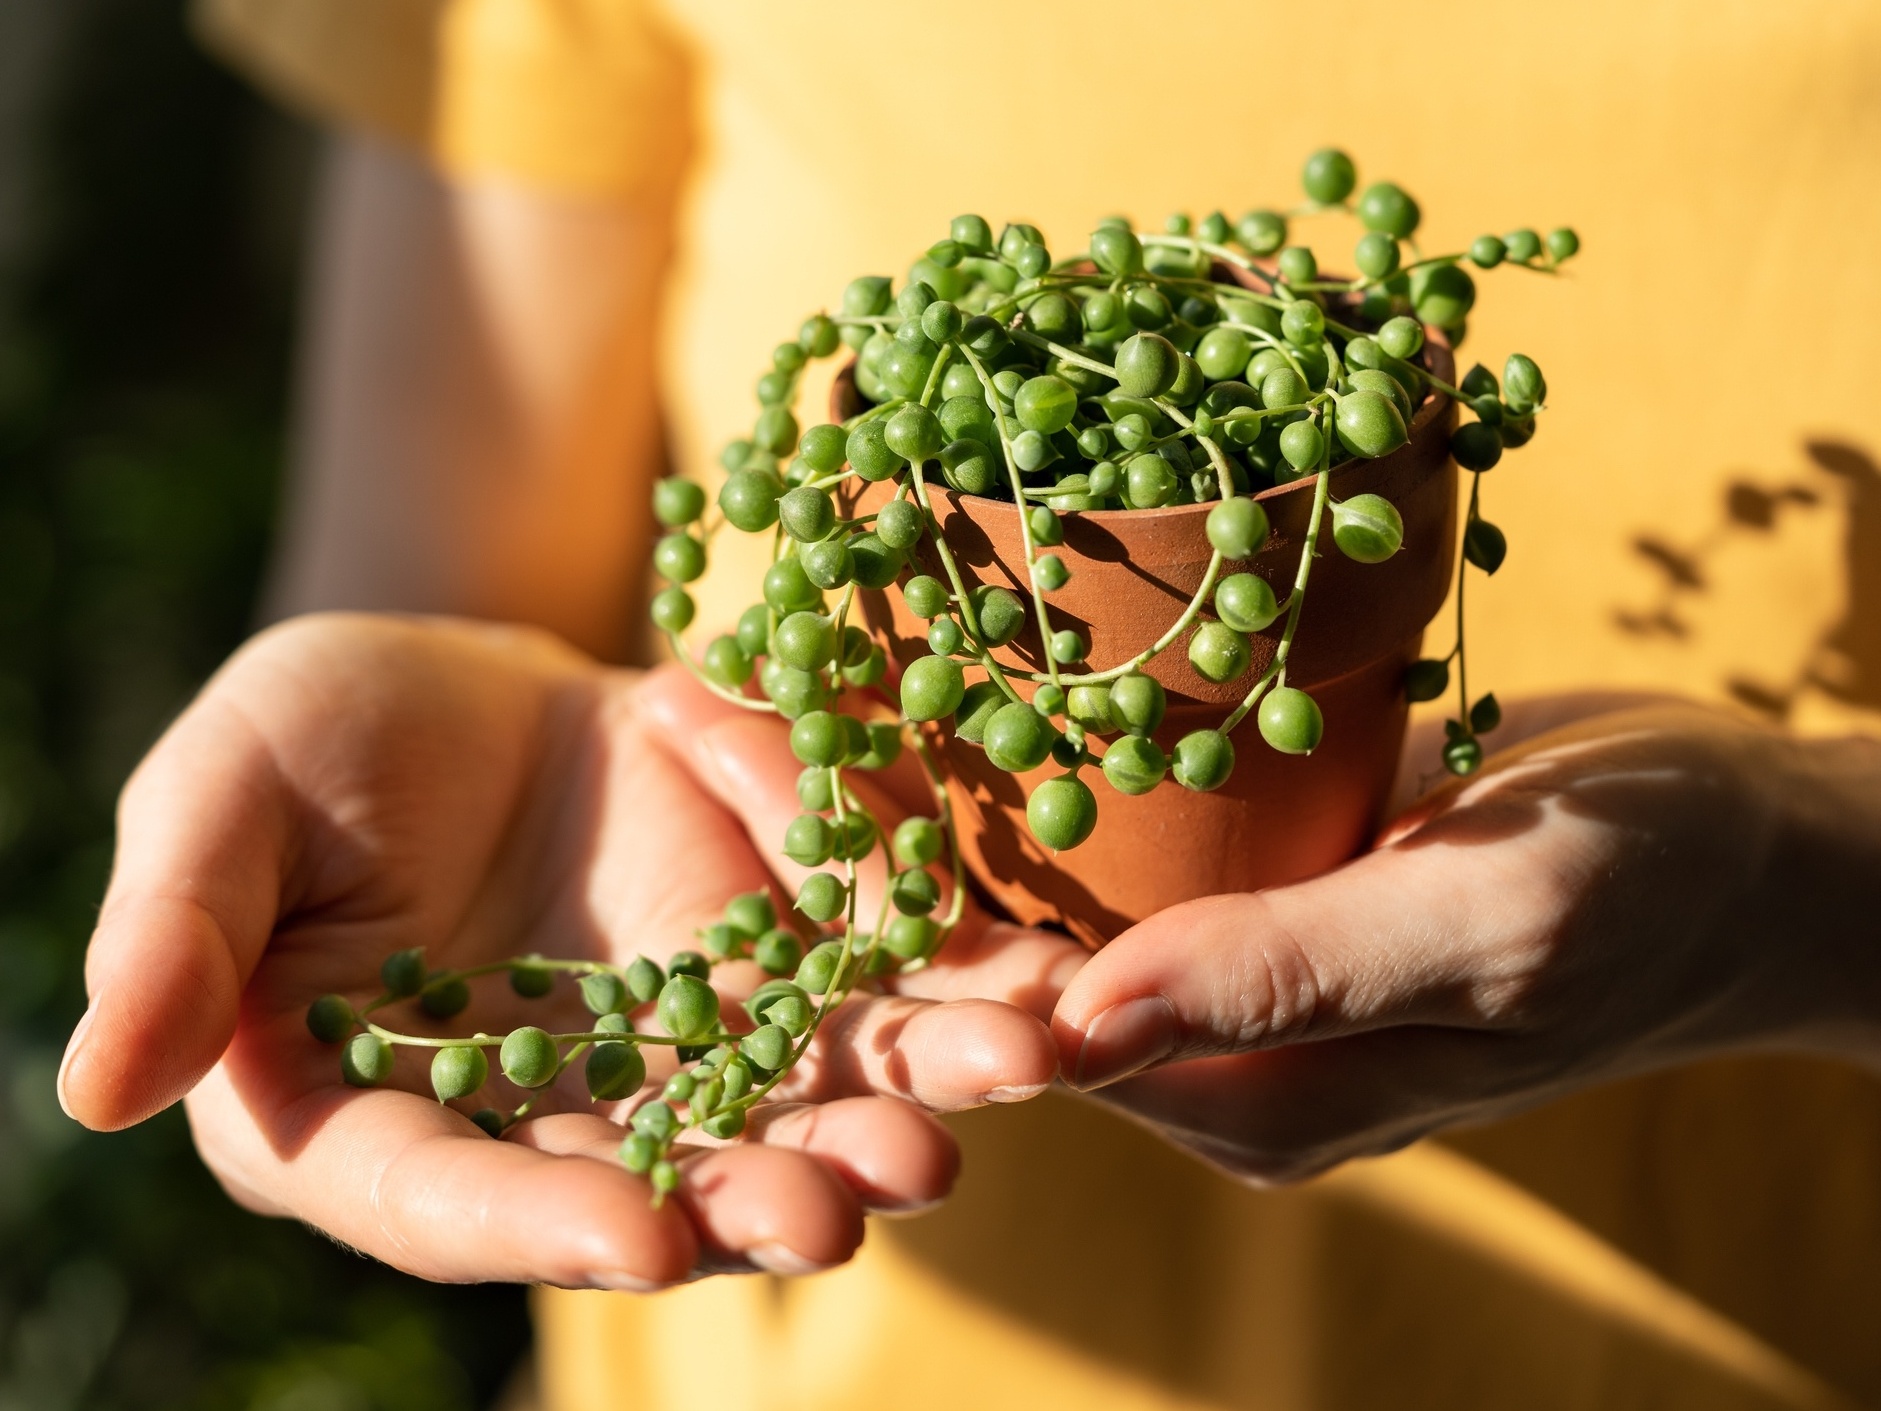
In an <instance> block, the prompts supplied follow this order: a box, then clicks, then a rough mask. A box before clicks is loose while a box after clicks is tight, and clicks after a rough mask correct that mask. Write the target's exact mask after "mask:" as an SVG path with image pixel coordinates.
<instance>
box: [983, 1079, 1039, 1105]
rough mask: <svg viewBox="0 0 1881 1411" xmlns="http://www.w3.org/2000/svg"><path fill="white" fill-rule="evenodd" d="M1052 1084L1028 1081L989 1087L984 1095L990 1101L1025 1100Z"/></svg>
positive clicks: (1035, 1095)
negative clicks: (1017, 1084)
mask: <svg viewBox="0 0 1881 1411" xmlns="http://www.w3.org/2000/svg"><path fill="white" fill-rule="evenodd" d="M1050 1086H1051V1084H1050V1083H1028V1084H1026V1085H1024V1086H1013V1087H1005V1088H989V1089H988V1090H987V1091H986V1092H985V1093H984V1094H982V1096H983V1097H984V1098H985V1099H986V1101H988V1102H1024V1101H1026V1100H1027V1099H1028V1098H1035V1097H1037V1096H1038V1095H1039V1094H1040V1093H1042V1092H1044V1091H1045V1089H1047V1088H1049V1087H1050Z"/></svg>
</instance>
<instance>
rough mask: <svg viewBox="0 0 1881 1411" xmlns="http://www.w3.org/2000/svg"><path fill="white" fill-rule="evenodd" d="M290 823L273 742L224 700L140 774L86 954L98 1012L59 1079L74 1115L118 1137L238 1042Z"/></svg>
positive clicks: (182, 724) (201, 710) (198, 711)
mask: <svg viewBox="0 0 1881 1411" xmlns="http://www.w3.org/2000/svg"><path fill="white" fill-rule="evenodd" d="M290 832H291V824H290V822H289V815H288V808H287V801H286V798H285V792H284V790H283V789H282V788H281V787H280V786H279V783H278V779H277V775H276V772H275V769H274V764H273V760H272V757H271V756H270V754H269V751H268V749H267V747H266V745H265V744H264V743H263V742H262V741H261V740H260V739H259V738H258V737H257V736H256V735H255V733H254V732H253V731H252V730H251V729H250V728H249V727H248V726H247V724H246V723H245V722H244V721H243V720H242V719H241V717H240V716H239V714H237V713H236V712H234V711H232V710H229V709H227V708H226V707H225V706H223V705H222V704H221V703H220V702H217V701H208V702H205V703H204V704H202V705H200V706H197V707H194V708H192V709H191V710H190V711H189V712H187V713H186V714H185V715H184V716H183V717H182V718H181V719H180V720H179V721H178V722H177V724H176V726H175V727H174V728H173V729H172V730H171V731H170V733H169V734H168V735H167V736H166V737H165V738H164V740H163V741H162V742H161V743H160V744H159V745H158V746H157V748H156V749H155V750H154V751H153V752H152V753H151V755H150V757H149V758H148V759H147V760H146V761H145V762H144V763H143V765H141V766H140V767H139V769H138V770H137V773H136V774H135V775H134V776H133V777H132V779H131V781H130V783H129V784H128V785H127V786H126V788H125V791H124V796H123V800H122V802H121V803H120V806H119V811H118V855H117V859H116V861H115V863H114V865H113V868H112V875H111V883H110V887H109V889H108V890H107V892H106V894H105V900H104V905H103V908H102V909H101V911H100V913H99V919H98V926H97V929H96V931H95V932H94V934H93V936H92V940H91V947H90V950H89V952H88V953H87V955H86V962H85V977H86V986H87V989H88V990H89V991H90V994H91V997H92V1000H91V1006H90V1008H89V1009H88V1010H87V1011H86V1013H85V1017H84V1018H83V1019H82V1020H81V1021H80V1022H79V1025H78V1028H77V1029H76V1030H75V1031H74V1033H73V1035H72V1038H71V1041H70V1042H69V1043H68V1045H67V1047H66V1053H65V1060H64V1063H63V1065H62V1066H61V1069H60V1074H59V1099H60V1101H61V1103H63V1104H64V1106H65V1110H66V1111H67V1112H68V1113H69V1114H70V1115H71V1116H73V1117H74V1118H76V1119H77V1120H78V1121H80V1122H83V1123H84V1124H85V1125H86V1126H88V1127H93V1128H97V1129H100V1130H107V1131H109V1130H116V1129H117V1128H120V1127H126V1126H129V1125H131V1124H132V1123H134V1122H140V1121H142V1120H143V1119H144V1118H146V1117H149V1116H150V1115H152V1114H153V1113H156V1112H159V1111H161V1110H162V1109H163V1108H165V1107H168V1106H169V1105H170V1104H171V1103H173V1102H175V1101H176V1100H177V1099H178V1098H180V1097H182V1096H183V1094H184V1093H186V1092H188V1091H189V1089H190V1088H191V1087H193V1086H194V1085H195V1083H196V1082H197V1081H198V1080H199V1079H200V1078H201V1077H202V1075H203V1074H204V1073H206V1072H207V1071H208V1070H209V1069H210V1068H211V1067H212V1066H213V1065H214V1063H215V1061H216V1060H217V1058H219V1057H220V1056H221V1054H222V1051H223V1049H224V1048H225V1047H227V1045H228V1042H229V1038H230V1036H231V1035H232V1034H233V1033H234V1032H235V1024H236V1018H237V1013H238V1010H239V1006H240V998H241V991H242V986H243V985H244V984H245V983H246V982H247V979H248V976H249V975H250V974H251V973H252V972H253V970H254V967H255V963H256V961H257V959H258V958H259V956H260V954H261V951H262V948H263V947H264V946H265V945H266V944H267V939H268V934H269V931H270V929H271V928H272V926H273V924H274V919H275V913H276V909H277V906H278V902H279V897H280V892H281V883H282V877H283V873H284V870H285V868H286V865H287V862H286V855H287V851H288V849H289V846H290Z"/></svg>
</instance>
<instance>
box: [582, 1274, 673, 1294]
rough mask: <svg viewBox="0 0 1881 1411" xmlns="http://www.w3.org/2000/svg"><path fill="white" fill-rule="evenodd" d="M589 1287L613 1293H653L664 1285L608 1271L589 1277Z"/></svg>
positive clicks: (632, 1275) (631, 1275)
mask: <svg viewBox="0 0 1881 1411" xmlns="http://www.w3.org/2000/svg"><path fill="white" fill-rule="evenodd" d="M588 1287H589V1288H595V1289H607V1290H609V1291H610V1292H613V1293H653V1292H655V1291H656V1290H658V1289H659V1288H661V1287H663V1285H660V1284H656V1283H654V1282H653V1281H652V1280H651V1279H642V1278H640V1277H638V1276H636V1275H634V1274H623V1273H620V1272H618V1271H617V1270H611V1269H610V1270H606V1271H604V1272H602V1273H598V1274H589V1275H588Z"/></svg>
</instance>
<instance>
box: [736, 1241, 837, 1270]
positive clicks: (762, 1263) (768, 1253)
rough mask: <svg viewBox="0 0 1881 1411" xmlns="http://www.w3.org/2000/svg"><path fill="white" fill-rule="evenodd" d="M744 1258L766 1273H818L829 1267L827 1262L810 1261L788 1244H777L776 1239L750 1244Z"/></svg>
mask: <svg viewBox="0 0 1881 1411" xmlns="http://www.w3.org/2000/svg"><path fill="white" fill-rule="evenodd" d="M745 1258H747V1259H749V1260H750V1261H751V1262H752V1263H753V1264H755V1265H757V1266H758V1268H760V1269H762V1270H764V1271H765V1273H767V1274H788V1275H791V1276H793V1277H795V1276H797V1275H800V1274H816V1273H820V1272H821V1271H822V1270H824V1269H827V1268H828V1267H829V1266H828V1265H827V1264H815V1263H812V1262H811V1261H810V1260H808V1259H805V1258H804V1257H803V1256H802V1255H801V1254H799V1253H797V1251H796V1250H794V1249H792V1248H791V1247H790V1246H789V1245H787V1244H779V1243H778V1242H777V1241H776V1240H766V1241H765V1242H764V1243H763V1244H754V1245H752V1246H751V1248H749V1249H747V1250H746V1251H745Z"/></svg>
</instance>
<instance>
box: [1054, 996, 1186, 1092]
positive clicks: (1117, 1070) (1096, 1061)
mask: <svg viewBox="0 0 1881 1411" xmlns="http://www.w3.org/2000/svg"><path fill="white" fill-rule="evenodd" d="M1175 1047H1176V1012H1175V1010H1174V1009H1173V1008H1171V1007H1170V1004H1169V1001H1168V1000H1166V999H1164V998H1163V997H1162V996H1161V995H1145V996H1143V997H1142V998H1141V999H1131V1000H1125V1001H1124V1002H1123V1003H1122V1004H1113V1005H1112V1006H1111V1007H1110V1008H1109V1009H1106V1010H1105V1011H1104V1012H1103V1013H1101V1014H1099V1015H1098V1016H1097V1018H1095V1019H1093V1020H1092V1021H1091V1023H1090V1025H1089V1027H1088V1028H1086V1029H1085V1031H1084V1042H1083V1044H1082V1045H1080V1046H1079V1048H1078V1064H1077V1071H1076V1072H1075V1073H1073V1074H1072V1077H1071V1085H1072V1086H1073V1087H1074V1088H1077V1089H1079V1090H1080V1091H1083V1092H1089V1091H1090V1090H1091V1089H1092V1088H1101V1087H1103V1086H1104V1085H1105V1084H1106V1083H1114V1082H1116V1081H1117V1080H1118V1079H1119V1078H1127V1077H1129V1076H1130V1075H1131V1074H1132V1073H1139V1072H1141V1071H1142V1070H1143V1069H1145V1068H1147V1067H1149V1066H1150V1065H1151V1064H1152V1063H1156V1062H1158V1061H1160V1060H1162V1059H1164V1058H1167V1057H1168V1056H1169V1055H1170V1054H1171V1053H1172V1052H1173V1051H1174V1050H1175Z"/></svg>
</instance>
